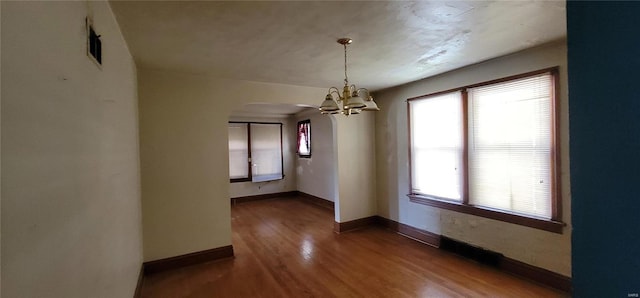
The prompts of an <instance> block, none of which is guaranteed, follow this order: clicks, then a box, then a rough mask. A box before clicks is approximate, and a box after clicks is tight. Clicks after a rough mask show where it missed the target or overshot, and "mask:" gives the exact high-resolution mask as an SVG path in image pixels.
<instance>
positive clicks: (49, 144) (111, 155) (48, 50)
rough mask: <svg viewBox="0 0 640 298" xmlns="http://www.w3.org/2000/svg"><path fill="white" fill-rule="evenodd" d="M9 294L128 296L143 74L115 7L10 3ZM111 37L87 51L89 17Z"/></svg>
mask: <svg viewBox="0 0 640 298" xmlns="http://www.w3.org/2000/svg"><path fill="white" fill-rule="evenodd" d="M1 6H2V18H1V19H2V117H1V118H2V233H1V234H2V267H3V268H2V278H1V279H2V294H3V296H5V297H131V296H132V295H133V293H134V289H135V287H136V282H137V278H138V273H139V271H140V266H141V261H142V242H141V241H142V235H141V232H142V231H141V212H140V182H139V181H140V180H139V159H138V133H137V131H138V118H137V115H138V114H137V94H136V93H137V92H136V70H135V65H134V61H133V59H132V57H131V55H130V53H129V51H128V48H127V45H126V44H125V41H124V39H123V37H122V35H121V33H120V30H119V27H118V24H117V23H116V21H115V18H114V16H113V14H112V12H111V9H110V7H109V4H108V3H107V2H97V1H95V2H94V1H90V2H71V1H69V2H9V1H2V3H1ZM87 14H91V15H93V19H94V25H95V28H96V30H97V32H98V33H99V34H101V35H102V40H103V59H104V60H103V61H104V65H103V67H102V70H100V69H98V68H97V67H96V65H95V64H94V62H93V61H91V60H90V59H89V58H88V57H87V54H86V41H85V23H84V22H85V16H86V15H87Z"/></svg>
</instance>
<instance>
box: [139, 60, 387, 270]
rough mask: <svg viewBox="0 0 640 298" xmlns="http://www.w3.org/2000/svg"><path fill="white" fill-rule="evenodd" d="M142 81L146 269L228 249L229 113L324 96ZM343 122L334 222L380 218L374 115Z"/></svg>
mask: <svg viewBox="0 0 640 298" xmlns="http://www.w3.org/2000/svg"><path fill="white" fill-rule="evenodd" d="M138 77H139V81H138V83H139V86H138V88H139V101H140V162H141V171H142V206H143V208H142V210H143V230H144V259H145V261H150V260H156V259H161V258H167V257H172V256H176V255H182V254H186V253H191V252H195V251H201V250H206V249H211V248H216V247H221V246H226V245H230V244H231V215H230V201H229V195H230V188H229V184H230V183H229V170H228V167H229V160H228V159H229V158H228V137H227V121H228V120H229V117H230V115H231V112H232V111H234V110H240V108H241V107H242V106H243V105H245V104H248V103H285V104H307V105H316V104H318V103H319V102H321V101H322V99H324V96H325V95H326V94H325V92H326V89H325V88H311V87H300V86H290V85H281V84H269V83H257V82H247V81H234V80H225V79H219V78H212V77H207V76H200V75H190V74H182V73H176V72H168V71H157V70H149V69H139V70H138ZM340 117H341V118H343V119H342V120H341V121H338V126H337V128H338V129H340V127H342V128H343V129H344V133H343V134H342V136H340V134H339V135H338V139H340V140H341V141H340V140H339V141H338V143H337V150H338V151H337V152H339V153H342V154H344V155H343V156H344V157H343V158H344V161H340V162H342V166H341V167H342V169H341V170H340V171H339V172H340V173H342V174H340V175H342V176H339V178H338V180H339V181H340V183H341V184H342V183H344V186H343V187H341V188H340V194H339V197H340V198H343V200H341V203H340V206H339V208H340V210H343V211H344V214H340V211H337V212H336V219H342V220H351V219H357V218H360V217H364V216H369V215H373V214H375V196H374V193H373V191H374V190H373V188H374V185H375V184H374V183H375V182H374V181H375V176H374V173H375V171H374V170H375V165H374V162H373V161H374V155H373V154H374V151H373V149H374V146H373V145H374V143H373V142H374V141H373V140H374V138H373V137H374V130H373V125H374V122H373V115H372V114H369V115H368V116H366V114H365V115H364V116H361V117H355V116H354V117H350V118H349V119H346V118H345V117H343V116H340ZM340 117H338V118H340ZM362 189H364V191H362Z"/></svg>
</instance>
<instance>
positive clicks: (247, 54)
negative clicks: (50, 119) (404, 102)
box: [111, 1, 566, 90]
mask: <svg viewBox="0 0 640 298" xmlns="http://www.w3.org/2000/svg"><path fill="white" fill-rule="evenodd" d="M111 5H112V8H113V11H114V12H115V14H116V17H117V19H118V22H119V24H120V26H121V27H122V31H123V34H124V36H125V38H126V40H127V43H128V44H129V47H130V49H131V51H132V53H133V56H134V58H135V60H136V63H137V64H138V65H139V66H141V67H145V68H153V69H166V70H175V71H180V72H188V73H196V74H207V75H212V76H218V77H225V78H231V79H240V80H251V81H262V82H274V83H282V84H293V85H301V86H314V87H327V88H328V87H330V86H338V87H339V86H340V85H341V84H342V80H343V75H344V70H343V49H342V46H341V45H339V44H337V43H336V39H338V38H340V37H351V38H352V39H353V40H354V43H353V44H352V45H350V46H349V80H350V82H351V83H354V84H357V85H358V87H364V88H369V89H370V90H379V89H383V88H387V87H391V86H395V85H399V84H403V83H407V82H411V81H415V80H418V79H421V78H425V77H429V76H433V75H436V74H439V73H443V72H446V71H449V70H452V69H455V68H459V67H462V66H466V65H469V64H473V63H477V62H480V61H484V60H487V59H490V58H494V57H498V56H501V55H504V54H508V53H512V52H515V51H518V50H522V49H525V48H529V47H532V46H535V45H538V44H542V43H546V42H549V41H553V40H557V39H561V38H563V37H564V36H565V35H566V22H565V19H566V17H565V2H564V1H420V2H399V1H394V2H384V1H376V2H368V1H332V2H328V1H295V2H294V1H284V2H275V1H273V2H272V1H259V2H244V1H229V2H216V1H176V2H167V1H112V2H111Z"/></svg>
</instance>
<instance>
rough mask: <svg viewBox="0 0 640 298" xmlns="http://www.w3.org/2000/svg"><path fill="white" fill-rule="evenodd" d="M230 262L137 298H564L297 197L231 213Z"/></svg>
mask: <svg viewBox="0 0 640 298" xmlns="http://www.w3.org/2000/svg"><path fill="white" fill-rule="evenodd" d="M231 214H232V228H233V239H232V241H233V247H234V250H235V258H230V259H225V260H219V261H215V262H210V263H206V264H200V265H194V266H190V267H185V268H181V269H177V270H173V271H166V272H160V273H156V274H153V275H150V276H146V277H145V280H144V284H143V288H142V297H567V296H568V294H566V293H562V292H558V291H556V290H553V289H550V288H546V287H544V286H540V285H538V284H535V283H532V282H529V281H526V280H523V279H520V278H518V277H515V276H511V275H508V274H506V273H503V272H500V271H498V270H496V269H493V268H490V267H487V266H484V265H481V264H478V263H475V262H473V261H469V260H467V259H464V258H462V257H459V256H456V255H453V254H450V253H447V252H444V251H441V250H438V249H436V248H433V247H430V246H428V245H424V244H421V243H418V242H416V241H414V240H411V239H408V238H405V237H403V236H401V235H398V234H395V233H393V232H391V231H388V230H385V229H382V228H378V227H371V228H366V229H362V230H358V231H352V232H347V233H343V234H335V233H334V232H333V221H334V215H333V213H332V211H330V210H328V209H324V208H322V207H319V206H317V205H313V204H310V203H307V202H304V201H302V200H299V199H297V198H295V197H293V198H280V199H271V200H263V201H254V202H249V203H242V204H237V205H234V206H233V207H232V210H231Z"/></svg>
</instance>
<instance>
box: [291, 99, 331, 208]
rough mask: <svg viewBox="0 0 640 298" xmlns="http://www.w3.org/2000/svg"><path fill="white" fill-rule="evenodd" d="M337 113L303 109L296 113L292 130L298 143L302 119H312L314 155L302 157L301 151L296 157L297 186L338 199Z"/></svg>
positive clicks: (329, 198)
mask: <svg viewBox="0 0 640 298" xmlns="http://www.w3.org/2000/svg"><path fill="white" fill-rule="evenodd" d="M333 117H334V116H329V115H322V114H320V113H319V112H318V110H317V109H309V110H306V111H303V112H300V113H298V114H296V115H295V122H294V123H295V125H294V127H293V130H292V133H291V134H292V135H293V138H294V142H295V143H294V145H295V144H297V124H298V121H303V120H307V119H309V120H311V158H301V157H298V156H297V155H296V157H295V160H296V175H297V190H298V191H301V192H304V193H308V194H310V195H314V196H316V197H319V198H323V199H325V200H328V201H334V202H335V201H336V195H337V193H338V190H337V187H338V181H337V179H338V175H337V173H336V172H337V160H336V156H335V151H336V150H337V149H336V140H335V138H336V134H335V132H334V126H335V125H334V123H332V122H335V120H334V118H333ZM295 149H296V148H294V152H296V151H295Z"/></svg>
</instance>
